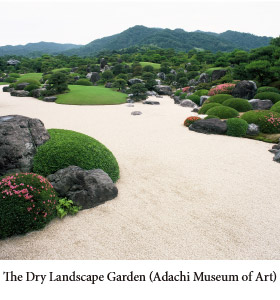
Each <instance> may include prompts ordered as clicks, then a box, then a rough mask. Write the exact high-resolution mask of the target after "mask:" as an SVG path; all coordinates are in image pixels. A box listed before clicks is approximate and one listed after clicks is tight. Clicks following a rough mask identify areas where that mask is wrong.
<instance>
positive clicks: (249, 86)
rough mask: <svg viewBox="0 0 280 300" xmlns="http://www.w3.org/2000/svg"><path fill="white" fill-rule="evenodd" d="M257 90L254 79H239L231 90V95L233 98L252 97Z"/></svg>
mask: <svg viewBox="0 0 280 300" xmlns="http://www.w3.org/2000/svg"><path fill="white" fill-rule="evenodd" d="M256 92H257V85H256V83H255V82H254V81H249V80H242V81H239V82H238V83H237V84H236V86H235V88H234V89H233V91H232V96H233V97H235V98H243V99H253V98H254V96H255V94H256Z"/></svg>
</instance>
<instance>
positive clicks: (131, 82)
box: [128, 78, 144, 85]
mask: <svg viewBox="0 0 280 300" xmlns="http://www.w3.org/2000/svg"><path fill="white" fill-rule="evenodd" d="M136 83H144V80H142V79H139V78H132V79H129V80H128V84H129V85H133V84H136Z"/></svg>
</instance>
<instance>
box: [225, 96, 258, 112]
mask: <svg viewBox="0 0 280 300" xmlns="http://www.w3.org/2000/svg"><path fill="white" fill-rule="evenodd" d="M223 105H225V106H228V107H231V108H234V109H236V110H237V111H239V112H245V111H249V110H252V109H253V107H252V105H251V103H249V102H248V100H245V99H241V98H230V99H227V100H226V101H224V102H223Z"/></svg>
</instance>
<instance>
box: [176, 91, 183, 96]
mask: <svg viewBox="0 0 280 300" xmlns="http://www.w3.org/2000/svg"><path fill="white" fill-rule="evenodd" d="M181 93H182V90H177V91H176V92H175V94H174V95H175V96H180V95H181Z"/></svg>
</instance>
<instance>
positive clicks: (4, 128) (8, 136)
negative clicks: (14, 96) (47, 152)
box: [0, 115, 50, 176]
mask: <svg viewBox="0 0 280 300" xmlns="http://www.w3.org/2000/svg"><path fill="white" fill-rule="evenodd" d="M49 138H50V136H49V134H48V132H47V130H46V128H45V127H44V124H43V123H42V121H40V120H38V119H31V118H28V117H24V116H20V115H9V116H3V117H0V176H2V175H4V174H7V173H15V172H30V171H31V169H32V161H33V157H34V155H35V153H36V149H37V147H38V146H40V145H42V144H44V143H45V142H46V141H47V140H48V139H49Z"/></svg>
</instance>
